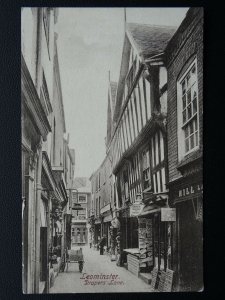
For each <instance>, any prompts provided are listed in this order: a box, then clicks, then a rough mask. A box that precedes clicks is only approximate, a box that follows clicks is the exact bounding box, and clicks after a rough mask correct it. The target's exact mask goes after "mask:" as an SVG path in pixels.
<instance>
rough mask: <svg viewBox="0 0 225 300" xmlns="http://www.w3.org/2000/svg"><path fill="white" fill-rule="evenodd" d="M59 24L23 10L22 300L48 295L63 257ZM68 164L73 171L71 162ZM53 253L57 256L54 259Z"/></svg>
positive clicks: (45, 13)
mask: <svg viewBox="0 0 225 300" xmlns="http://www.w3.org/2000/svg"><path fill="white" fill-rule="evenodd" d="M57 18H58V9H56V8H22V10H21V50H22V53H21V110H22V113H21V116H22V120H21V123H22V149H21V152H22V153H21V154H22V264H23V292H24V293H25V294H30V293H43V292H46V293H47V292H48V291H49V285H50V276H51V275H50V274H51V270H53V256H54V255H53V254H56V257H59V259H61V257H62V243H63V232H62V212H63V209H64V208H65V207H66V205H67V203H68V197H67V191H66V189H67V187H66V181H65V165H64V163H63V159H64V156H65V151H63V143H64V142H63V135H64V133H65V119H64V113H63V102H62V93H61V86H60V76H59V66H58V57H57V37H56V34H55V30H54V27H55V24H56V23H57ZM56 126H57V130H56ZM71 164H72V165H73V166H74V162H73V161H71ZM71 176H73V174H72V173H71ZM53 247H55V248H56V249H55V251H56V253H53ZM56 261H57V260H56Z"/></svg>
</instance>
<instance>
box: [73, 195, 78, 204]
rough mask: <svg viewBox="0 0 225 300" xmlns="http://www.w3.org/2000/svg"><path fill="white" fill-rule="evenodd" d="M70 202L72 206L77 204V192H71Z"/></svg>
mask: <svg viewBox="0 0 225 300" xmlns="http://www.w3.org/2000/svg"><path fill="white" fill-rule="evenodd" d="M72 200H73V203H74V204H75V203H76V202H77V192H72Z"/></svg>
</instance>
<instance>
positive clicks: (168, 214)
mask: <svg viewBox="0 0 225 300" xmlns="http://www.w3.org/2000/svg"><path fill="white" fill-rule="evenodd" d="M161 221H162V222H175V221H176V208H161Z"/></svg>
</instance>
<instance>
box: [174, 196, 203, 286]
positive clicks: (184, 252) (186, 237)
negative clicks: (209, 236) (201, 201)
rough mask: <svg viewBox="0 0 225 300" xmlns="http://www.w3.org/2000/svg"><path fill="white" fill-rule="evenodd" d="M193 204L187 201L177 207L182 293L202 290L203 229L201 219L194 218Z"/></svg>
mask: <svg viewBox="0 0 225 300" xmlns="http://www.w3.org/2000/svg"><path fill="white" fill-rule="evenodd" d="M194 201H197V199H195V200H194ZM193 203H194V202H193V201H192V200H189V201H185V202H182V203H181V204H179V205H178V209H179V232H180V234H179V239H178V243H179V248H178V249H179V253H178V255H179V262H180V285H181V288H182V291H199V290H201V289H202V288H203V243H202V238H203V228H202V221H201V219H197V218H196V214H195V211H194V206H193Z"/></svg>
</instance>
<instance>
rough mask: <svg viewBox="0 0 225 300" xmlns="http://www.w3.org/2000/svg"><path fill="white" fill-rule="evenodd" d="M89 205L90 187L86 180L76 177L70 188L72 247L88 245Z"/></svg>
mask: <svg viewBox="0 0 225 300" xmlns="http://www.w3.org/2000/svg"><path fill="white" fill-rule="evenodd" d="M90 205H91V185H90V182H89V180H88V178H85V177H76V178H75V179H74V182H73V188H72V225H71V243H72V245H85V244H87V243H88V235H89V232H88V226H87V225H88V212H89V210H90Z"/></svg>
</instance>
